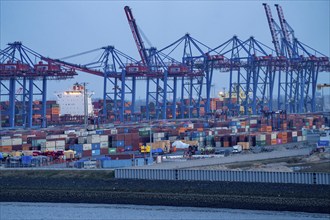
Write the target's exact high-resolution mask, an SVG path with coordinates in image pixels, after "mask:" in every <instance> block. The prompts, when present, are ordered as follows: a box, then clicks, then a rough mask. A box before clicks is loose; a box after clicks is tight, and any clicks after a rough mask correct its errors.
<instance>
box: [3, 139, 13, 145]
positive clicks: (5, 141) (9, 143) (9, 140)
mask: <svg viewBox="0 0 330 220" xmlns="http://www.w3.org/2000/svg"><path fill="white" fill-rule="evenodd" d="M11 144H12V142H11V138H9V139H1V140H0V146H11Z"/></svg>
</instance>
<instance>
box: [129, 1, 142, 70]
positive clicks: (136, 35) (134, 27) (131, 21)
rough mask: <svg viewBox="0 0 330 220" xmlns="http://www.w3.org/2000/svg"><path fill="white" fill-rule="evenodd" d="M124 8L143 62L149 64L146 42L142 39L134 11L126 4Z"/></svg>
mask: <svg viewBox="0 0 330 220" xmlns="http://www.w3.org/2000/svg"><path fill="white" fill-rule="evenodd" d="M124 9H125V13H126V17H127V20H128V24H129V26H130V28H131V31H132V34H133V38H134V40H135V44H136V46H137V49H138V51H139V54H140V57H141V60H142V63H143V64H144V65H147V53H146V50H145V47H144V43H143V41H142V38H141V35H140V32H139V30H138V28H137V25H136V22H135V19H134V17H133V14H132V11H131V9H130V8H129V7H128V6H125V8H124Z"/></svg>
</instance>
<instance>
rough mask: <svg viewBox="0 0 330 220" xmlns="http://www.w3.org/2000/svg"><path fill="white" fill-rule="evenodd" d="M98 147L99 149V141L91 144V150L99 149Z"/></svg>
mask: <svg viewBox="0 0 330 220" xmlns="http://www.w3.org/2000/svg"><path fill="white" fill-rule="evenodd" d="M99 149H101V144H100V143H94V144H92V150H99Z"/></svg>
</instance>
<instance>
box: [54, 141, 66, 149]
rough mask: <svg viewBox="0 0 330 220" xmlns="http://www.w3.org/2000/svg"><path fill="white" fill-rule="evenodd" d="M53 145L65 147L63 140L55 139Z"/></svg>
mask: <svg viewBox="0 0 330 220" xmlns="http://www.w3.org/2000/svg"><path fill="white" fill-rule="evenodd" d="M55 146H56V148H57V147H65V140H57V141H55Z"/></svg>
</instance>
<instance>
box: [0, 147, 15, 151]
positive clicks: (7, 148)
mask: <svg viewBox="0 0 330 220" xmlns="http://www.w3.org/2000/svg"><path fill="white" fill-rule="evenodd" d="M12 150H13V147H12V146H2V150H1V151H2V152H11V151H12Z"/></svg>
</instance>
